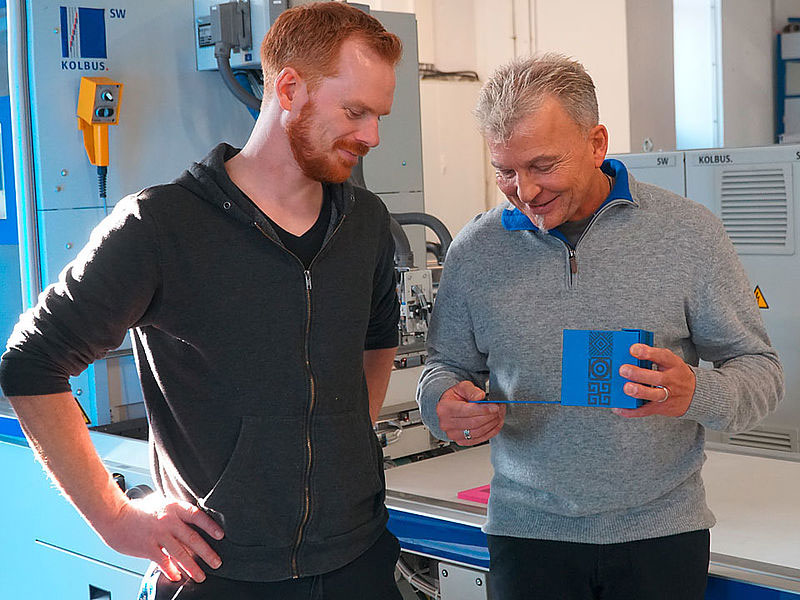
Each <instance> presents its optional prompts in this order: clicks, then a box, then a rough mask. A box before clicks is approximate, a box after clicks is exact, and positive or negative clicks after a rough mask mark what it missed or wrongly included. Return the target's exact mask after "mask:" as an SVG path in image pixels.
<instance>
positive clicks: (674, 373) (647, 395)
mask: <svg viewBox="0 0 800 600" xmlns="http://www.w3.org/2000/svg"><path fill="white" fill-rule="evenodd" d="M630 352H631V356H633V357H634V358H638V359H639V360H649V361H651V362H652V363H653V364H654V365H656V366H657V367H658V370H657V371H653V370H650V369H642V368H641V367H636V366H634V365H622V366H621V367H620V369H619V373H620V375H622V376H623V377H624V378H625V379H628V380H629V381H628V382H627V383H626V384H625V386H624V387H623V390H624V391H625V393H626V394H627V395H628V396H633V397H634V398H641V399H643V400H649V402H647V403H646V404H645V405H644V406H641V407H639V408H633V409H627V408H614V409H612V411H613V412H614V413H615V414H617V415H620V416H622V417H649V416H651V415H664V416H666V417H680V416H682V415H683V414H684V413H685V412H686V411H687V410H688V409H689V404H691V402H692V397H693V396H694V387H695V375H694V371H692V369H691V368H690V367H689V365H687V364H686V363H685V362H684V361H683V359H682V358H680V357H679V356H678V355H677V354H675V353H674V352H671V351H670V350H667V349H666V348H654V347H652V346H648V345H646V344H633V345H632V346H631V349H630ZM656 386H659V387H656Z"/></svg>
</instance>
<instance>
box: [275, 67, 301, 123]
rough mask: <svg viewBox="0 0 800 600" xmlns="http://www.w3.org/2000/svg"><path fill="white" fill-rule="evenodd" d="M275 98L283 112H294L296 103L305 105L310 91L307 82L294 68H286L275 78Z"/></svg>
mask: <svg viewBox="0 0 800 600" xmlns="http://www.w3.org/2000/svg"><path fill="white" fill-rule="evenodd" d="M275 97H276V98H278V103H279V104H280V106H281V108H282V109H283V110H286V111H289V112H291V111H292V107H293V106H294V105H295V103H297V102H299V106H302V105H303V104H305V99H306V98H308V90H307V86H306V82H305V80H304V79H303V78H302V77H300V74H299V73H298V72H297V71H296V70H295V69H294V68H292V67H284V68H283V69H282V70H281V72H280V73H278V76H277V77H276V78H275Z"/></svg>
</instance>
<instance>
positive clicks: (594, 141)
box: [589, 125, 608, 167]
mask: <svg viewBox="0 0 800 600" xmlns="http://www.w3.org/2000/svg"><path fill="white" fill-rule="evenodd" d="M589 143H590V144H591V145H592V155H593V156H594V166H595V167H599V166H600V165H602V164H603V161H604V160H605V158H606V152H608V130H607V129H606V126H605V125H595V126H594V127H592V129H591V131H589Z"/></svg>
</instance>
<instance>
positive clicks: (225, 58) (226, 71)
mask: <svg viewBox="0 0 800 600" xmlns="http://www.w3.org/2000/svg"><path fill="white" fill-rule="evenodd" d="M214 56H215V57H216V59H217V68H218V69H219V74H220V75H221V76H222V81H224V82H225V85H226V86H228V89H229V90H230V91H231V92H232V93H233V95H234V96H236V98H237V99H238V100H239V101H240V102H242V103H243V104H244V105H245V106H247V107H248V108H251V109H253V110H257V111H260V110H261V100H259V99H258V98H256V97H255V96H254V95H253V94H251V93H250V92H248V91H247V90H246V89H244V88H243V87H242V85H241V84H240V83H239V82H238V81H236V77H235V76H234V75H233V70H232V69H231V48H230V46H229V45H228V44H224V43H221V42H218V43H217V44H216V45H215V46H214Z"/></svg>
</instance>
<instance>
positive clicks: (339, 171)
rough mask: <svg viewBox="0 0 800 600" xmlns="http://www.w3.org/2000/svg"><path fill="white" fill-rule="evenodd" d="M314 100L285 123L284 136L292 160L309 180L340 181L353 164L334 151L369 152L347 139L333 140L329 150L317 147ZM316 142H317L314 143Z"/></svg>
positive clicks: (361, 154) (347, 174)
mask: <svg viewBox="0 0 800 600" xmlns="http://www.w3.org/2000/svg"><path fill="white" fill-rule="evenodd" d="M315 114H316V110H315V105H314V103H313V102H312V101H311V100H309V101H308V102H307V103H306V105H305V106H304V107H303V108H302V110H301V111H300V114H299V115H298V116H297V118H296V119H295V120H293V121H291V122H290V123H289V124H288V125H287V126H286V135H287V136H288V138H289V146H290V147H291V149H292V154H293V155H294V159H295V161H297V164H298V165H299V166H300V169H301V170H302V171H303V173H304V174H305V175H306V177H308V178H309V179H313V180H315V181H328V182H331V183H341V182H343V181H345V180H346V179H347V178H348V177H350V171H351V170H352V169H353V166H354V165H353V164H351V163H350V162H348V161H347V160H346V159H345V158H343V157H342V156H341V155H340V154H339V153H338V152H337V150H340V149H341V150H346V151H347V152H352V153H353V154H355V155H357V156H364V155H366V154H367V152H369V146H367V145H366V144H362V143H360V142H354V141H350V140H344V139H340V140H336V141H335V142H334V143H333V145H332V146H331V148H330V150H328V151H325V150H323V149H321V148H319V147H318V142H317V140H316V137H315V131H314V129H315V125H316V123H315V122H314V115H315ZM315 144H317V145H315Z"/></svg>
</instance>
